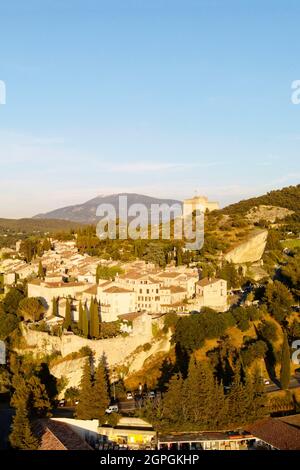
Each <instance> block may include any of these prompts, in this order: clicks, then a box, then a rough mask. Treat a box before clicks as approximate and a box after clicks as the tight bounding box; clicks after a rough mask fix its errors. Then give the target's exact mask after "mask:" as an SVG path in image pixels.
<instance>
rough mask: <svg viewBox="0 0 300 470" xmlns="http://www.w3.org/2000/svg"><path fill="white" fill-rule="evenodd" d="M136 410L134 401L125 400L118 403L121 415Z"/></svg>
mask: <svg viewBox="0 0 300 470" xmlns="http://www.w3.org/2000/svg"><path fill="white" fill-rule="evenodd" d="M135 409H136V403H135V400H126V401H120V402H119V410H120V411H121V412H123V413H127V412H128V411H134V410H135Z"/></svg>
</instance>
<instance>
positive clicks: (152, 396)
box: [148, 390, 155, 398]
mask: <svg viewBox="0 0 300 470" xmlns="http://www.w3.org/2000/svg"><path fill="white" fill-rule="evenodd" d="M148 398H155V392H154V391H153V390H150V392H148Z"/></svg>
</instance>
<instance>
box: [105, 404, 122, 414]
mask: <svg viewBox="0 0 300 470" xmlns="http://www.w3.org/2000/svg"><path fill="white" fill-rule="evenodd" d="M118 411H119V407H118V405H110V406H109V407H108V408H106V410H105V413H107V414H108V415H110V414H111V413H118Z"/></svg>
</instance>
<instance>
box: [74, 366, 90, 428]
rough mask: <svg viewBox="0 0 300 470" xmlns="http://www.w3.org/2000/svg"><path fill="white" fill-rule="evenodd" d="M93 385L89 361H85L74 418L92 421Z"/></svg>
mask: <svg viewBox="0 0 300 470" xmlns="http://www.w3.org/2000/svg"><path fill="white" fill-rule="evenodd" d="M93 401H94V393H93V385H92V372H91V364H90V359H87V360H86V362H85V364H84V367H83V372H82V377H81V382H80V387H79V403H78V405H77V409H76V416H77V418H78V419H92V418H93V417H94V416H93V414H94V410H93Z"/></svg>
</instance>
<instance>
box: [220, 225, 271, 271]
mask: <svg viewBox="0 0 300 470" xmlns="http://www.w3.org/2000/svg"><path fill="white" fill-rule="evenodd" d="M267 237H268V230H260V231H256V232H254V233H253V234H252V235H251V236H249V238H248V239H247V240H246V241H244V242H242V243H240V244H239V245H237V246H236V247H234V248H232V249H231V250H230V251H229V252H228V253H226V254H225V255H224V258H225V260H226V261H228V262H231V263H234V264H242V263H254V262H255V261H258V260H260V259H261V257H262V255H263V252H264V250H265V247H266V243H267Z"/></svg>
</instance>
